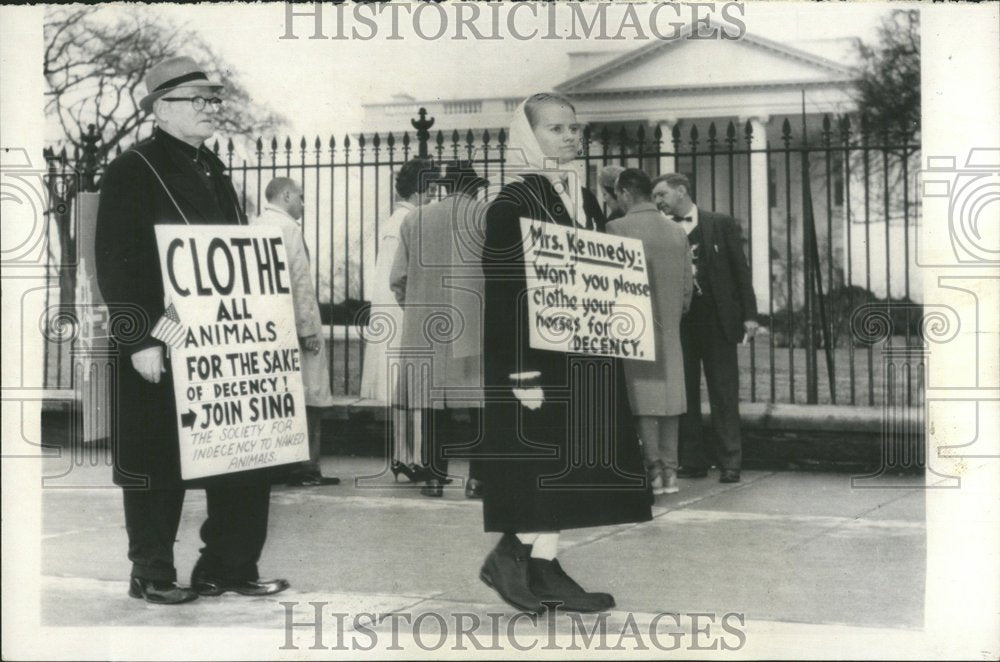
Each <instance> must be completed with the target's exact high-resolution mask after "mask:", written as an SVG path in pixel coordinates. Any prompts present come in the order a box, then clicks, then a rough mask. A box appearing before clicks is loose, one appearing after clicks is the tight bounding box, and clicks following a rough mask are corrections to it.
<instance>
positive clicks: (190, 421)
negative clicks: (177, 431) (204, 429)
mask: <svg viewBox="0 0 1000 662" xmlns="http://www.w3.org/2000/svg"><path fill="white" fill-rule="evenodd" d="M197 416H198V415H197V414H195V413H194V412H193V411H191V410H190V409H188V410H187V413H186V414H181V427H185V428H191V429H192V430H193V429H194V419H195V418H197Z"/></svg>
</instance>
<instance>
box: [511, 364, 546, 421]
mask: <svg viewBox="0 0 1000 662" xmlns="http://www.w3.org/2000/svg"><path fill="white" fill-rule="evenodd" d="M541 376H542V373H540V372H539V371H537V370H533V371H531V372H518V373H515V374H512V375H510V380H511V381H512V382H514V383H515V384H518V386H520V387H521V388H517V387H514V388H513V389H512V390H513V391H514V397H515V398H517V400H518V402H520V403H521V404H522V405H523V406H525V407H527V408H528V409H529V410H531V411H535V410H536V409H541V408H542V403H543V402H545V391H543V390H542V387H540V386H531V384H530V382H531V380H533V379H538V378H539V377H541ZM524 382H528V383H527V384H525V383H524Z"/></svg>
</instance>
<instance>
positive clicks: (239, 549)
mask: <svg viewBox="0 0 1000 662" xmlns="http://www.w3.org/2000/svg"><path fill="white" fill-rule="evenodd" d="M146 87H147V90H148V93H147V95H146V96H145V97H144V98H143V99H142V100H141V102H140V106H141V107H142V108H143V109H144V110H146V111H152V112H153V114H154V115H155V116H156V128H155V129H154V132H153V136H152V137H151V138H149V139H147V140H144V141H142V142H140V143H139V144H137V145H135V146H134V147H132V148H131V149H129V150H128V151H126V152H125V153H123V154H122V155H121V156H119V157H118V158H116V159H115V160H114V161H112V162H111V164H110V165H109V166H108V169H107V172H106V173H105V175H104V178H103V180H102V182H101V197H100V204H99V208H98V215H97V232H96V240H95V241H96V246H95V249H96V250H95V252H96V256H97V257H96V261H97V278H98V283H99V285H100V288H101V293H102V294H103V296H104V300H105V301H106V302H107V304H108V307H109V309H110V314H111V318H112V320H113V323H112V335H113V337H114V340H115V342H116V343H117V348H118V350H119V351H120V356H119V361H118V369H117V400H116V413H117V435H116V437H115V467H114V478H115V482H116V483H117V484H118V485H120V486H122V487H123V488H124V499H125V528H126V530H127V532H128V540H129V549H128V556H129V560H131V561H132V573H131V581H130V584H129V595H131V596H132V597H134V598H143V599H145V600H146V601H147V602H151V603H156V604H177V603H182V602H188V601H190V600H193V599H195V598H197V597H198V595H199V594H201V595H219V594H221V593H223V592H226V591H235V592H237V593H241V594H244V595H267V594H271V593H277V592H278V591H281V590H283V589H285V588H287V586H288V583H287V582H286V581H285V580H283V579H279V580H272V581H261V580H260V579H259V577H258V574H257V561H258V559H259V558H260V553H261V550H262V548H263V546H264V540H265V539H266V536H267V516H268V508H269V501H270V489H271V488H270V476H269V474H268V473H267V471H266V470H256V471H247V472H242V473H238V474H228V475H225V476H220V477H215V478H210V479H204V480H202V481H201V482H199V483H197V484H192V483H185V482H184V481H182V479H181V476H180V457H179V448H178V435H177V412H176V407H175V404H174V390H173V382H172V378H171V374H170V371H169V364H168V362H167V359H166V356H165V345H164V344H163V343H161V342H160V341H158V340H156V339H155V338H153V337H152V336H151V335H150V331H151V329H152V327H153V325H154V324H155V323H156V321H157V320H158V319H159V318H160V317H161V316H162V315H163V313H164V290H163V281H162V278H161V275H160V261H159V257H158V252H157V245H156V236H155V230H154V227H155V226H156V225H157V224H161V223H163V224H168V223H174V224H179V223H186V224H189V225H194V224H227V225H245V224H246V216H245V215H244V213H243V210H242V209H241V208H240V204H239V200H238V199H237V197H236V191H235V190H234V189H233V185H232V182H231V181H230V178H229V177H228V176H227V175H226V173H225V167H224V166H223V164H222V162H221V161H220V160H219V159H218V158H217V157H216V156H215V155H214V154H212V152H211V151H210V150H209V149H207V148H206V147H204V146H203V145H202V143H203V142H204V141H205V140H206V139H207V138H209V137H210V136H211V135H212V134H213V133H214V132H215V121H214V113H215V112H216V111H217V110H218V109H219V107H220V106H221V104H222V101H221V99H220V98H219V97H218V95H219V94H221V93H222V92H221V89H222V86H221V85H219V84H218V83H214V82H211V81H209V80H208V76H207V75H206V74H205V72H204V71H203V70H202V69H201V68H200V67H199V66H198V65H197V64H196V63H195V62H194V60H192V59H191V58H188V57H175V58H171V59H168V60H165V61H164V62H161V63H159V64H157V65H156V66H154V67H153V68H151V69H150V70H149V73H148V74H147V76H146ZM115 322H117V323H115ZM196 486H197V487H204V488H205V491H206V497H207V501H208V518H207V519H206V521H205V523H204V524H203V525H202V527H201V538H202V540H203V541H204V544H205V546H204V547H203V548H202V550H201V557H200V558H199V560H198V563H197V565H196V566H195V569H194V572H193V573H192V588H183V587H179V586H177V584H176V579H177V571H176V569H175V567H174V556H173V545H174V539H175V538H176V536H177V529H178V525H179V523H180V516H181V506H182V505H183V503H184V491H185V487H196Z"/></svg>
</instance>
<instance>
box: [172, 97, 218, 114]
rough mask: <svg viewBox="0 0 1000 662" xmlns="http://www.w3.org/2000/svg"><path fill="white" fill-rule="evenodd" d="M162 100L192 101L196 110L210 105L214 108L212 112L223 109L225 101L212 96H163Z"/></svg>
mask: <svg viewBox="0 0 1000 662" xmlns="http://www.w3.org/2000/svg"><path fill="white" fill-rule="evenodd" d="M160 101H190V102H191V106H192V107H193V108H194V109H195V110H196V111H202V110H205V106H208V107H209V108H211V109H212V112H218V111H219V110H221V109H222V104H223V103H224V102H223V100H222V99H220V98H219V97H212V98H210V99H206V98H205V97H162V98H161V99H160Z"/></svg>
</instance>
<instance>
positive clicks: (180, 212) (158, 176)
mask: <svg viewBox="0 0 1000 662" xmlns="http://www.w3.org/2000/svg"><path fill="white" fill-rule="evenodd" d="M132 152H133V154H135V155H136V156H138V157H139V158H140V159H142V160H143V161H145V162H146V165H147V166H149V169H150V170H152V171H153V174H154V175H155V176H156V180H157V181H158V182H160V186H162V187H163V190H164V191H166V193H167V197H168V198H170V202H172V203H174V208H175V209H177V213H178V214H180V215H181V218H183V219H184V224H185V225H191V223H190V222H189V221H188V219H187V216H185V215H184V212H182V211H181V206H180V205H179V204H177V201H176V200H174V196H173V194H171V193H170V189H168V188H167V185H166V184H165V183H164V181H163V178H162V177H160V173H158V172H157V171H156V168H154V167H153V164H152V163H150V162H149V159H147V158H146V157H145V156H143V155H142V152H139V151H137V150H132Z"/></svg>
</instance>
